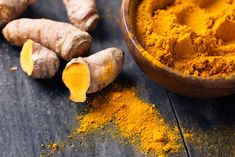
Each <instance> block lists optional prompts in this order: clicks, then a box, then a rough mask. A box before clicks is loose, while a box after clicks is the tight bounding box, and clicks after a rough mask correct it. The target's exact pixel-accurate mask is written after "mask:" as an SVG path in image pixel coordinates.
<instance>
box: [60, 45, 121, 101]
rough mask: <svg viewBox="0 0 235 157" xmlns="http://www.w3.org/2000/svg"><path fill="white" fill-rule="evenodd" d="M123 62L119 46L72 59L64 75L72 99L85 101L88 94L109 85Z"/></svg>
mask: <svg viewBox="0 0 235 157" xmlns="http://www.w3.org/2000/svg"><path fill="white" fill-rule="evenodd" d="M123 64H124V53H123V52H122V51H121V50H120V49H117V48H109V49H106V50H103V51H100V52H98V53H96V54H94V55H91V56H89V57H86V58H81V57H80V58H77V59H73V60H71V61H70V62H69V63H68V64H67V66H66V68H65V69H64V71H63V75H62V79H63V82H64V84H65V85H66V86H67V87H68V89H69V90H70V100H72V101H74V102H84V101H85V100H86V94H89V93H95V92H97V91H100V90H102V89H103V88H105V87H106V86H108V85H109V84H110V83H112V82H113V81H114V80H115V79H116V77H117V76H118V74H119V73H120V72H121V70H122V67H123Z"/></svg>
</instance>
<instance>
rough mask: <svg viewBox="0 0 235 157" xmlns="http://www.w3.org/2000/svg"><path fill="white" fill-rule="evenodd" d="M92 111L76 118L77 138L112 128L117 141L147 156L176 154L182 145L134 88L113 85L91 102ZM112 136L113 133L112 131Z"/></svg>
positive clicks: (176, 133)
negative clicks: (108, 127)
mask: <svg viewBox="0 0 235 157" xmlns="http://www.w3.org/2000/svg"><path fill="white" fill-rule="evenodd" d="M91 106H92V108H93V110H92V111H91V112H90V113H88V114H87V115H85V116H82V117H80V116H79V118H78V119H79V121H80V126H79V127H78V128H77V129H76V133H75V134H78V135H81V134H83V133H84V134H88V133H90V132H92V131H94V130H97V129H100V128H104V127H105V126H108V125H110V124H113V125H114V126H115V128H117V129H118V130H119V132H120V135H121V137H123V138H125V139H127V140H129V142H130V143H132V144H135V145H136V146H137V148H138V149H140V150H141V151H143V152H145V153H148V154H155V155H157V156H166V155H167V153H178V152H179V151H180V150H181V148H182V141H181V136H180V133H179V130H178V128H177V127H171V126H169V125H167V123H166V122H165V121H164V119H163V118H162V117H161V115H160V114H159V112H158V111H157V110H156V108H154V107H153V105H151V104H148V103H146V102H144V101H143V100H141V99H140V98H139V97H138V96H137V93H136V90H135V89H134V88H128V87H122V86H121V85H119V84H114V85H113V86H112V87H110V88H109V89H106V90H105V91H103V92H102V93H100V94H99V95H98V96H95V97H94V98H93V100H92V101H91ZM113 132H115V131H113Z"/></svg>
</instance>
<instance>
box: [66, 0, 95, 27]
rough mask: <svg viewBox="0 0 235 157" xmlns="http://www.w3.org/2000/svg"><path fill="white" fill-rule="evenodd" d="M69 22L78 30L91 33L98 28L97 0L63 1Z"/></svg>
mask: <svg viewBox="0 0 235 157" xmlns="http://www.w3.org/2000/svg"><path fill="white" fill-rule="evenodd" d="M63 1H64V4H65V7H66V10H67V14H68V17H69V20H70V21H71V22H72V23H73V24H74V25H75V26H76V27H78V28H80V29H82V30H84V31H90V30H93V29H95V28H96V26H97V23H98V20H99V15H98V11H97V7H96V2H95V0H86V1H84V0H63Z"/></svg>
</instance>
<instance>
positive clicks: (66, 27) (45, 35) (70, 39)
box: [3, 18, 92, 61]
mask: <svg viewBox="0 0 235 157" xmlns="http://www.w3.org/2000/svg"><path fill="white" fill-rule="evenodd" d="M3 35H4V37H5V38H6V39H7V41H8V42H9V43H11V44H12V45H16V46H22V45H23V44H24V43H25V42H26V41H27V39H31V40H33V41H35V42H37V43H39V44H41V45H42V46H44V47H46V48H49V49H50V50H52V51H54V52H56V54H57V55H58V56H60V57H61V58H63V59H64V60H66V61H70V60H71V59H72V58H74V57H80V56H83V55H85V54H86V53H87V52H88V51H89V49H90V47H91V40H92V38H91V36H90V35H89V34H88V33H87V32H84V31H82V30H80V29H78V28H76V27H75V26H73V25H71V24H67V23H63V22H56V21H52V20H47V19H26V18H23V19H18V20H14V21H11V22H10V23H8V24H7V25H6V27H5V28H4V29H3Z"/></svg>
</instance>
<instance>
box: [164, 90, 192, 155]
mask: <svg viewBox="0 0 235 157" xmlns="http://www.w3.org/2000/svg"><path fill="white" fill-rule="evenodd" d="M166 95H167V97H168V99H169V101H170V105H171V108H172V110H173V114H174V117H175V119H176V124H177V126H178V128H179V131H180V136H181V138H182V141H183V145H184V148H185V150H186V154H187V156H188V157H191V155H190V152H189V148H188V146H187V144H186V141H185V139H184V135H183V131H182V129H181V126H180V122H179V117H178V115H177V113H176V110H175V107H174V103H173V101H172V99H171V97H170V95H169V91H166Z"/></svg>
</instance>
